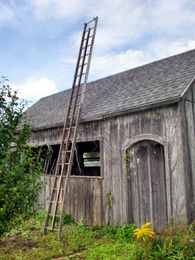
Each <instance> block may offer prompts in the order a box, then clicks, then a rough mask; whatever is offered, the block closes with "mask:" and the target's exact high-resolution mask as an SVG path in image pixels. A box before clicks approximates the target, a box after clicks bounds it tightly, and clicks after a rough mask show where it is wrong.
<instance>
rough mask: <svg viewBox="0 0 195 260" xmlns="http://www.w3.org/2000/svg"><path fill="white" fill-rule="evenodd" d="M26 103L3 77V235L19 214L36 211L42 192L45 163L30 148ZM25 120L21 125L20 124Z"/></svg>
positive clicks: (0, 125) (0, 164) (0, 136)
mask: <svg viewBox="0 0 195 260" xmlns="http://www.w3.org/2000/svg"><path fill="white" fill-rule="evenodd" d="M25 106H26V102H25V101H24V100H20V99H19V98H18V96H17V91H13V90H12V89H11V88H10V86H9V85H8V80H7V78H5V77H2V82H1V84H0V234H1V233H2V232H4V231H5V230H7V229H8V226H10V223H11V222H12V220H13V219H14V218H16V217H17V216H18V215H19V214H21V213H22V214H23V213H25V214H29V213H31V212H32V211H33V210H34V207H33V206H34V203H35V202H36V199H37V196H38V192H39V190H40V188H41V179H40V173H41V172H42V162H41V161H40V160H38V159H37V156H36V154H35V153H34V152H33V150H32V149H31V147H29V146H28V145H27V141H28V139H29V138H30V134H31V131H30V127H29V124H28V123H27V121H26V119H25V117H24V113H23V112H24V109H25ZM21 120H22V124H21Z"/></svg>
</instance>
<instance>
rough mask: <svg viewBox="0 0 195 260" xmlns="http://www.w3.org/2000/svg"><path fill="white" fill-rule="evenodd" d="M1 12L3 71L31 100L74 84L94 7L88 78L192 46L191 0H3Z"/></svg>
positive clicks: (194, 4)
mask: <svg viewBox="0 0 195 260" xmlns="http://www.w3.org/2000/svg"><path fill="white" fill-rule="evenodd" d="M0 12H1V15H0V37H1V42H0V75H3V76H7V77H8V78H9V80H10V82H11V85H12V86H14V88H16V89H18V90H19V91H20V93H21V96H22V97H24V98H26V99H28V100H32V101H33V102H34V101H36V100H38V99H39V98H41V97H43V96H46V95H50V94H52V93H55V92H58V91H61V90H64V89H66V88H70V87H71V84H72V79H73V73H74V68H75V64H76V58H77V55H78V49H79V44H80V38H81V33H82V29H83V23H84V22H87V21H88V20H91V18H93V17H94V16H96V15H97V16H98V17H99V24H98V29H97V35H96V41H95V46H94V54H93V58H92V64H91V69H90V77H89V80H90V81H91V80H94V79H98V78H102V77H105V76H108V75H111V74H114V73H117V72H120V71H123V70H127V69H130V68H132V67H136V66H138V65H141V64H145V63H148V62H151V61H154V60H157V59H160V58H163V57H167V56H170V55H173V54H176V53H180V52H184V51H186V50H190V49H193V48H195V1H193V0H171V1H170V0H158V1H155V0H145V1H144V0H99V1H95V0H71V1H67V0H0Z"/></svg>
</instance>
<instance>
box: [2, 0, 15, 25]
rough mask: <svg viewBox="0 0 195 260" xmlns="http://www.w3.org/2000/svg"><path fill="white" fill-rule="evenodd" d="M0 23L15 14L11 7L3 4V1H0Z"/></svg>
mask: <svg viewBox="0 0 195 260" xmlns="http://www.w3.org/2000/svg"><path fill="white" fill-rule="evenodd" d="M0 10H1V15H0V24H5V23H7V22H8V21H10V20H11V19H13V18H14V16H15V14H14V11H13V10H12V8H10V7H9V6H8V5H6V4H4V3H3V2H0Z"/></svg>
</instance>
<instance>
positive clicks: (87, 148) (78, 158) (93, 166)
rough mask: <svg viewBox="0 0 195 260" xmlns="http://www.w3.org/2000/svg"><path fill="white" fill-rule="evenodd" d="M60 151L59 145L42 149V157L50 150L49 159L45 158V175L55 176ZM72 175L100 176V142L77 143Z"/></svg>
mask: <svg viewBox="0 0 195 260" xmlns="http://www.w3.org/2000/svg"><path fill="white" fill-rule="evenodd" d="M59 149H60V145H59V144H56V145H50V146H49V149H48V146H44V147H41V150H42V151H41V155H43V154H45V153H46V151H47V152H48V150H49V152H48V155H47V157H46V158H44V160H45V163H44V173H45V174H49V175H54V174H55V169H56V164H57V159H58V154H59ZM41 157H42V156H41ZM42 158H43V157H42ZM71 175H72V176H100V142H99V141H98V140H95V141H87V142H78V143H76V145H75V152H74V157H73V164H72V172H71Z"/></svg>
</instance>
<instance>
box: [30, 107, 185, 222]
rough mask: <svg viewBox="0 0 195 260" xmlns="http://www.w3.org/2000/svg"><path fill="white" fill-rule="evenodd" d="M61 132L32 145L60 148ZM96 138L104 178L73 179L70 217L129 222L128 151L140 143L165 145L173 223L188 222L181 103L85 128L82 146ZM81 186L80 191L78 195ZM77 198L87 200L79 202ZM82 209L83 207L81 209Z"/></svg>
mask: <svg viewBox="0 0 195 260" xmlns="http://www.w3.org/2000/svg"><path fill="white" fill-rule="evenodd" d="M61 132H62V129H60V128H56V129H48V130H43V131H37V132H34V133H33V136H32V139H31V144H38V145H43V144H46V143H47V144H56V143H60V138H61ZM97 139H99V140H100V143H101V147H100V149H101V176H102V178H103V179H102V180H101V179H93V178H91V179H90V178H85V177H83V179H82V178H79V177H78V178H76V177H75V178H74V179H71V180H70V184H69V185H72V188H70V187H69V191H70V193H69V194H68V196H69V198H68V200H69V202H68V205H72V206H70V207H69V212H71V213H72V214H73V216H77V219H79V218H83V217H86V218H89V215H91V218H90V220H89V223H97V222H98V221H99V222H98V223H101V224H107V223H111V224H124V223H129V222H130V220H131V217H130V216H131V212H130V211H131V209H130V208H131V205H129V204H130V201H129V192H130V191H129V186H128V174H127V169H126V165H127V163H126V150H127V149H128V148H129V147H130V146H131V145H132V144H134V143H136V142H138V141H140V140H154V141H157V142H159V143H161V144H162V145H163V146H164V153H165V175H166V199H167V212H168V220H171V218H172V217H173V218H178V217H179V218H182V219H184V220H186V218H187V211H188V205H187V204H186V187H185V164H184V162H183V156H184V151H183V149H182V145H183V141H182V122H181V113H180V107H179V106H178V104H175V105H172V106H167V107H162V108H156V109H151V110H147V111H142V112H141V111H140V112H137V113H133V114H127V115H123V116H117V117H111V118H107V119H102V120H100V121H97V122H88V123H82V124H81V125H80V126H79V131H78V141H90V140H97ZM100 183H101V184H100ZM77 187H78V190H79V191H78V193H76V194H77V195H75V192H76V190H77ZM89 187H90V188H89ZM93 189H94V192H93ZM159 192H160V191H159ZM87 193H89V194H88V195H87ZM78 194H80V195H79V196H78ZM91 194H93V195H91ZM100 194H101V195H100ZM107 194H111V202H110V204H111V207H107V204H108V203H107V197H108V196H106V195H107ZM76 196H77V197H76ZM87 196H89V197H90V196H92V197H93V199H92V201H90V202H88V200H87V199H86V198H87ZM99 196H100V197H101V199H100V198H99ZM78 197H80V198H82V199H80V200H77V199H75V198H78ZM94 201H95V202H94ZM98 203H100V204H101V205H100V206H99V209H100V208H101V207H102V208H101V210H99V209H98V212H96V211H95V210H96V207H97V205H98ZM79 204H81V205H80V206H78V205H79ZM84 204H86V207H87V208H88V213H84V212H85V211H86V207H85V206H84ZM73 205H74V206H73ZM75 205H77V206H78V209H79V208H80V213H79V212H78V210H77V207H76V206H75ZM87 205H88V206H87ZM83 208H85V209H83ZM92 212H93V213H92ZM95 212H96V213H97V214H96V213H95ZM93 218H94V219H95V218H96V219H101V221H100V220H98V221H97V220H92V219H93Z"/></svg>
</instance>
